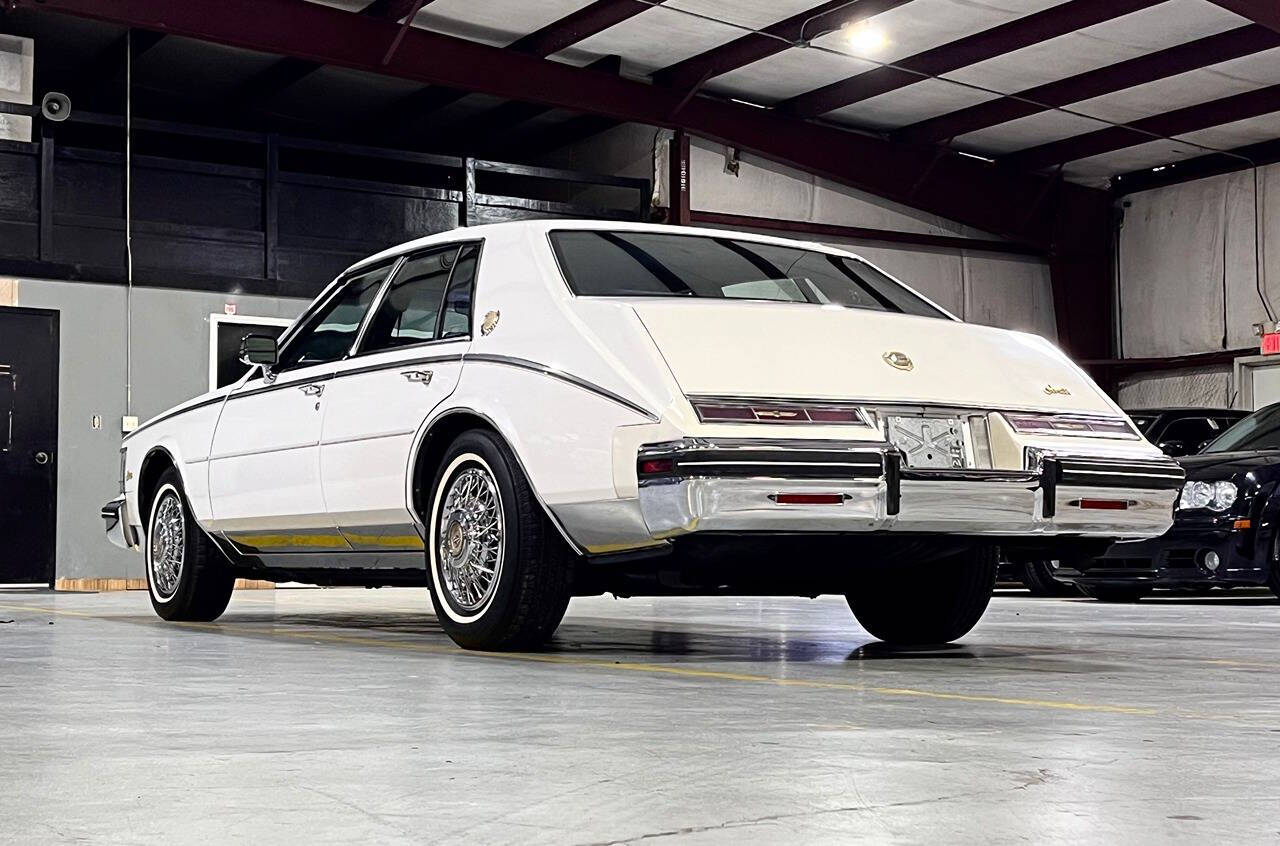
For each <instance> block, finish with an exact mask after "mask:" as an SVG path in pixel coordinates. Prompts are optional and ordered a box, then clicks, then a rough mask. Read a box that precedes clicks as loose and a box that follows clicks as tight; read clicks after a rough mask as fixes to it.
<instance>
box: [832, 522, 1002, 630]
mask: <svg viewBox="0 0 1280 846" xmlns="http://www.w3.org/2000/svg"><path fill="white" fill-rule="evenodd" d="M998 564H999V555H998V553H997V551H996V549H995V548H994V547H990V546H981V547H977V548H976V549H972V550H967V551H965V552H961V553H958V554H956V555H952V556H948V557H946V558H943V559H941V560H939V561H935V562H930V563H929V564H924V565H917V566H912V565H909V564H902V565H886V566H877V567H876V568H875V569H874V570H872V571H870V572H867V573H865V574H863V576H862V577H861V578H860V579H859V580H858V583H857V585H856V586H855V588H854V590H853V592H851V593H849V594H847V595H846V597H845V598H846V599H847V600H848V602H849V607H850V609H852V610H853V615H854V616H855V617H857V618H858V623H859V624H861V625H862V627H863V628H864V629H866V630H867V631H868V632H870V633H871V635H872V636H873V637H875V638H877V639H879V640H882V641H884V642H885V643H889V644H892V645H899V646H922V645H926V644H942V643H950V642H951V641H953V640H958V639H959V638H962V637H964V636H965V635H966V634H968V633H969V631H970V630H971V629H972V628H973V627H974V626H975V625H977V623H978V620H980V619H981V618H982V615H983V613H984V612H985V611H986V610H987V603H989V602H990V601H991V593H992V591H994V590H995V586H996V568H997V566H998Z"/></svg>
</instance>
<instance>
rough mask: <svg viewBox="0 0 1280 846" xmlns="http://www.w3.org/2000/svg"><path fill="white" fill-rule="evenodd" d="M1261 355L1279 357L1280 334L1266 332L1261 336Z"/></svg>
mask: <svg viewBox="0 0 1280 846" xmlns="http://www.w3.org/2000/svg"><path fill="white" fill-rule="evenodd" d="M1262 354H1263V355H1280V332H1267V333H1266V334H1265V335H1263V336H1262Z"/></svg>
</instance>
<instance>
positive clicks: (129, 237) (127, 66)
mask: <svg viewBox="0 0 1280 846" xmlns="http://www.w3.org/2000/svg"><path fill="white" fill-rule="evenodd" d="M124 54H125V59H124V262H125V289H124V413H125V415H126V416H127V415H129V414H131V413H132V412H133V30H132V29H130V30H129V31H128V32H127V33H126V34H125V51H124Z"/></svg>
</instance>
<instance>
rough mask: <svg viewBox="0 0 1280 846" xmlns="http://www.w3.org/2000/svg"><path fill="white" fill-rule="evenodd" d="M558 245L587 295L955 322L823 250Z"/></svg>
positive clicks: (672, 239) (583, 232)
mask: <svg viewBox="0 0 1280 846" xmlns="http://www.w3.org/2000/svg"><path fill="white" fill-rule="evenodd" d="M551 243H552V246H553V247H554V249H555V252H556V258H557V259H558V260H559V262H560V268H561V270H562V271H563V272H564V275H565V281H567V282H568V283H569V287H570V288H571V289H572V290H573V292H574V293H575V294H577V295H579V296H588V297H703V298H710V299H727V300H769V301H774V302H792V303H812V304H815V305H826V304H831V305H839V306H848V307H850V308H865V309H873V310H876V311H893V312H899V313H901V314H914V315H919V316H922V317H940V318H944V319H945V318H947V315H946V314H945V313H944V312H943V311H941V310H940V309H938V308H936V307H935V306H933V305H930V304H929V302H928V301H926V300H925V299H923V298H922V297H920V296H918V295H917V294H915V293H913V292H911V291H909V290H908V289H906V288H904V287H903V286H902V285H900V284H898V283H897V282H895V281H894V280H893V279H891V278H889V277H888V276H886V275H885V274H883V273H881V272H880V271H878V270H876V269H875V268H874V267H872V266H871V265H869V264H867V263H866V262H862V261H858V260H856V259H852V258H846V257H845V256H838V255H833V254H831V253H824V252H819V251H817V250H805V249H802V248H799V247H787V246H779V245H776V244H762V243H760V242H758V241H748V240H739V239H737V238H732V237H729V236H728V235H726V236H725V237H712V236H706V235H677V234H668V233H664V232H628V231H617V232H610V231H605V230H598V229H579V230H559V231H556V232H552V233H551Z"/></svg>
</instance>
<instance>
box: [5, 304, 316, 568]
mask: <svg viewBox="0 0 1280 846" xmlns="http://www.w3.org/2000/svg"><path fill="white" fill-rule="evenodd" d="M227 303H234V304H235V306H236V312H237V314H238V315H241V316H253V317H285V318H293V317H296V316H297V315H298V314H299V313H300V312H301V311H302V309H303V307H304V306H305V305H306V301H305V300H301V299H292V298H274V297H257V296H236V295H229V294H216V293H206V292H200V291H179V290H169V289H163V288H134V290H133V295H132V311H133V409H132V413H133V414H135V415H137V416H139V417H140V418H142V419H143V420H146V419H147V418H148V417H151V416H154V415H155V414H158V413H159V412H161V411H163V410H165V409H166V408H169V407H170V406H173V405H176V404H177V403H179V402H181V401H183V400H185V399H189V398H190V397H193V396H196V395H197V394H201V393H204V392H205V391H206V390H208V386H209V315H210V314H222V313H223V311H224V308H225V305H226V304H227ZM9 304H10V305H20V306H26V307H29V308H47V309H54V310H56V311H58V313H59V336H60V337H59V341H60V345H61V349H60V356H59V358H60V368H59V373H58V380H59V388H58V402H59V405H58V429H59V431H58V452H57V463H58V533H57V534H58V537H57V553H56V555H57V560H56V578H58V579H60V580H61V579H141V578H143V577H144V573H143V569H142V558H141V556H138V555H135V554H133V553H131V552H126V551H125V550H122V549H117V548H116V547H114V546H112V545H111V544H109V543H108V542H107V540H106V537H105V536H104V535H103V531H102V520H101V518H100V517H99V516H98V511H99V509H100V508H101V507H102V504H103V503H104V502H106V501H107V500H109V499H111V498H112V497H113V496H115V495H116V493H117V491H118V489H119V474H120V453H119V449H120V423H121V418H122V417H123V416H124V414H125V381H126V377H125V369H126V367H125V288H124V287H123V286H120V285H102V284H96V283H79V282H54V281H46V280H33V279H21V280H18V281H17V284H16V297H13V296H11V297H10V298H9ZM94 415H100V416H101V417H102V421H103V425H102V428H101V429H94V428H93V427H92V425H91V420H92V419H93V416H94Z"/></svg>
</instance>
